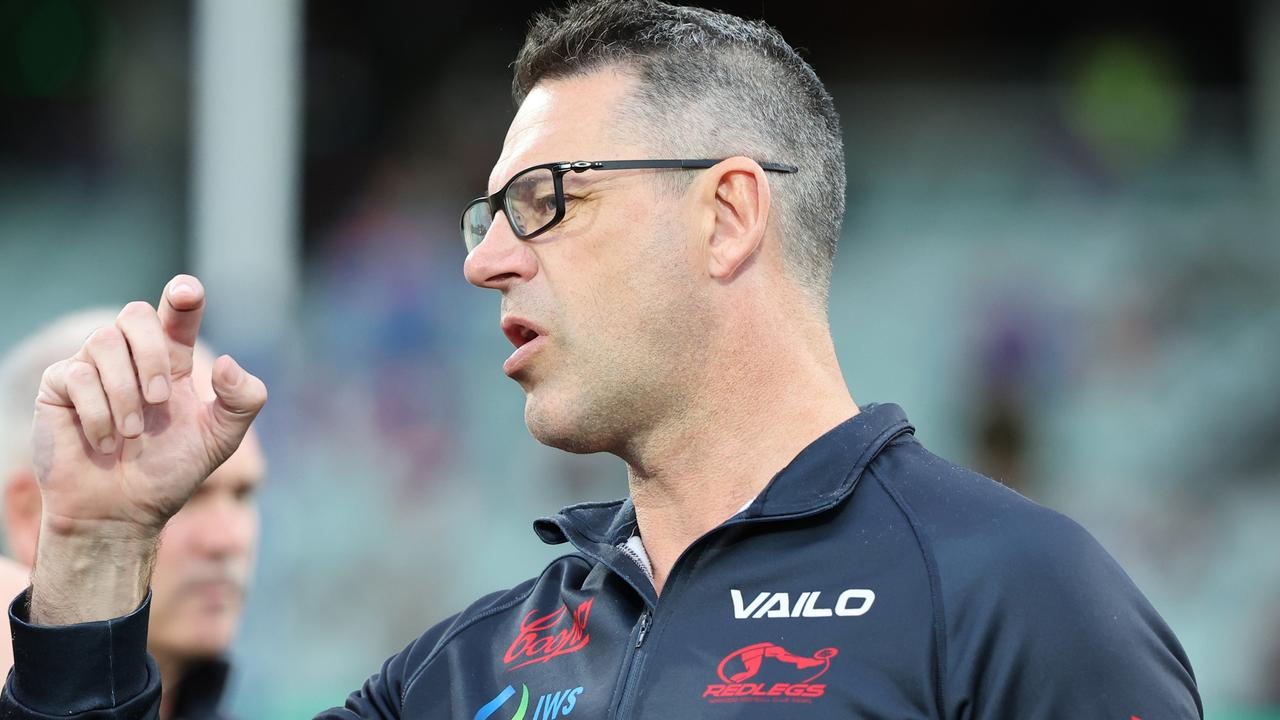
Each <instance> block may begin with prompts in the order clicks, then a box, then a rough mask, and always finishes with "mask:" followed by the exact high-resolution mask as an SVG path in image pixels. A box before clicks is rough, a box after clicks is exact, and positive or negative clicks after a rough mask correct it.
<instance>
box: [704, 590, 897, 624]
mask: <svg viewBox="0 0 1280 720" xmlns="http://www.w3.org/2000/svg"><path fill="white" fill-rule="evenodd" d="M729 596H730V597H731V598H732V599H733V617H734V619H735V620H746V619H747V618H751V619H753V620H759V619H760V618H801V617H804V618H823V617H831V616H832V615H836V616H838V617H858V616H859V615H865V614H867V611H869V610H871V606H872V605H873V604H875V601H876V594H875V593H874V592H872V591H870V590H867V589H866V588H850V589H848V590H845V591H844V592H842V593H840V595H839V597H837V598H836V603H835V605H833V606H826V607H824V606H823V602H822V600H821V597H822V591H820V590H813V591H810V592H802V593H800V596H799V597H798V598H796V600H795V602H792V601H791V593H784V592H776V593H771V592H762V593H759V594H757V595H756V596H755V599H754V600H752V601H751V604H749V605H748V604H746V602H745V599H744V598H743V596H742V591H741V590H730V591H729ZM828 602H829V601H828Z"/></svg>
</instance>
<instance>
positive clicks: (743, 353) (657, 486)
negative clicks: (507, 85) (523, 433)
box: [0, 0, 1201, 720]
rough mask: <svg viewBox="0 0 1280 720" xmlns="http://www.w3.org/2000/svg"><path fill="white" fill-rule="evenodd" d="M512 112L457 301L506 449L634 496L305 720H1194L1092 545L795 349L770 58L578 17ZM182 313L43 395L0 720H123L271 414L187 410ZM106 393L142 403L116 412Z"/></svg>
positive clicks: (801, 85)
mask: <svg viewBox="0 0 1280 720" xmlns="http://www.w3.org/2000/svg"><path fill="white" fill-rule="evenodd" d="M515 95H516V99H517V101H518V102H519V110H518V112H517V114H516V117H515V119H514V121H513V122H512V124H511V128H510V130H509V132H508V134H507V138H506V141H505V143H504V145H503V150H502V155H501V157H500V158H499V160H498V162H497V164H496V165H495V167H494V170H493V172H492V174H491V177H490V183H489V191H490V195H489V196H487V197H486V198H482V199H481V200H479V201H477V202H476V203H473V204H472V205H471V206H469V207H468V208H467V210H466V213H465V214H464V218H463V235H464V239H465V240H466V242H467V245H468V248H469V251H470V253H469V255H468V257H467V261H466V266H465V272H466V275H467V278H468V279H469V280H470V281H471V282H472V283H474V284H476V285H478V286H480V287H485V288H490V289H493V290H497V291H498V292H499V294H500V296H501V328H502V331H503V332H504V333H505V334H506V336H507V337H508V338H509V339H510V340H511V342H512V344H513V345H515V346H516V348H517V349H516V351H515V352H514V353H513V354H512V355H511V357H510V358H508V359H507V361H506V362H505V364H504V365H503V370H504V372H505V373H506V374H507V375H509V376H510V377H512V378H513V379H514V380H516V381H517V382H518V383H519V384H520V385H521V387H522V388H523V389H524V391H525V394H526V404H525V420H526V422H527V424H528V426H529V429H530V431H531V432H532V433H533V434H534V436H535V437H537V438H538V439H539V440H540V441H542V442H544V443H546V444H548V445H551V446H553V447H557V448H562V449H565V450H569V451H572V452H610V453H613V454H615V455H617V456H618V457H620V458H622V459H623V460H624V461H625V462H626V464H627V467H628V470H629V473H630V477H629V479H630V497H629V498H628V499H627V500H625V501H619V502H615V503H588V504H585V505H580V506H575V507H571V508H568V509H566V510H564V511H562V512H561V513H560V514H559V515H557V516H555V517H552V518H547V519H544V520H541V521H539V522H538V523H537V524H536V526H535V528H536V530H537V533H538V535H539V536H540V537H541V538H542V539H543V540H544V541H545V542H550V543H565V542H568V543H571V544H572V545H573V547H574V549H575V550H576V552H574V553H572V554H570V555H566V556H565V557H562V558H560V559H559V560H556V561H554V562H552V563H551V564H550V565H549V566H548V567H547V568H546V569H545V570H544V571H543V572H542V574H541V575H540V576H538V577H537V578H535V579H532V580H530V581H528V582H525V583H523V584H521V585H519V586H517V587H515V588H513V589H511V590H509V591H507V592H502V593H496V594H494V595H491V596H488V597H485V598H482V599H480V600H479V601H477V602H476V603H474V604H473V605H472V606H471V607H469V608H467V609H466V610H464V611H463V612H461V613H460V614H458V615H456V616H454V617H453V618H450V619H448V620H446V621H444V622H442V623H440V624H439V625H437V626H435V627H433V628H431V629H430V630H428V631H427V632H426V633H424V634H423V635H422V636H421V637H419V638H418V639H417V640H415V641H414V642H412V643H410V644H409V645H408V646H407V647H406V648H405V649H404V650H403V651H402V652H400V653H399V654H397V655H395V656H393V657H392V658H391V659H389V660H388V661H387V662H386V664H385V665H384V666H383V667H382V669H381V670H380V672H378V673H377V674H375V675H374V676H373V677H371V678H370V679H369V680H368V681H367V682H366V683H365V685H364V686H363V687H362V688H361V689H360V690H359V691H357V692H355V693H353V694H352V695H351V696H350V697H349V698H348V700H347V703H346V705H345V707H343V708H335V709H332V710H330V711H327V712H325V713H322V715H321V717H324V718H334V719H337V718H393V717H403V718H442V717H449V718H455V719H456V718H465V719H467V720H471V719H473V718H474V719H475V720H484V719H486V718H492V719H495V720H497V719H499V718H500V719H501V720H507V719H508V718H521V719H523V718H527V717H528V718H536V719H537V720H542V719H544V718H559V717H562V716H569V715H571V714H572V715H573V716H575V717H583V718H603V717H612V718H690V717H699V718H701V717H706V718H720V717H724V718H776V717H788V718H793V717H795V718H803V717H812V718H889V717H892V718H934V717H942V718H992V719H994V718H1082V717H1099V718H1103V717H1107V718H1111V717H1117V718H1132V717H1141V718H1147V719H1148V720H1150V719H1151V718H1190V717H1198V716H1200V714H1201V711H1200V705H1199V697H1198V695H1197V692H1196V688H1195V682H1194V679H1193V677H1192V674H1191V669H1190V665H1189V663H1188V662H1187V659H1186V657H1185V655H1184V654H1183V652H1182V650H1181V648H1180V647H1179V646H1178V643H1177V640H1176V639H1175V638H1174V637H1173V635H1172V633H1171V632H1170V631H1169V629H1168V628H1167V627H1166V626H1165V625H1164V623H1163V622H1162V621H1161V620H1160V618H1159V617H1158V616H1157V615H1156V613H1155V611H1154V610H1153V609H1152V608H1151V606H1150V605H1149V604H1148V603H1147V602H1146V601H1145V599H1143V597H1142V596H1141V594H1140V593H1139V592H1138V591H1137V589H1136V588H1134V586H1133V584H1132V583H1131V582H1130V581H1129V579H1128V578H1127V577H1126V576H1125V575H1124V573H1123V572H1122V571H1121V570H1120V569H1119V567H1117V566H1116V564H1115V563H1114V561H1112V560H1111V558H1110V557H1109V556H1107V554H1106V553H1105V552H1104V551H1103V550H1102V549H1101V548H1100V547H1098V545H1097V544H1096V543H1095V542H1094V541H1093V539H1092V538H1091V537H1089V536H1088V534H1087V533H1085V532H1084V531H1083V530H1082V529H1081V528H1080V527H1079V526H1078V525H1075V524H1074V523H1072V522H1071V521H1069V520H1067V519H1066V518H1063V517H1062V516H1060V515H1058V514H1056V513H1053V512H1051V511H1048V510H1045V509H1043V508H1040V507H1039V506H1036V505H1034V504H1033V503H1031V502H1029V501H1027V500H1025V499H1023V498H1022V497H1020V496H1018V495H1017V494H1015V493H1013V492H1012V491H1009V490H1007V489H1005V488H1003V487H1001V486H999V485H997V484H996V483H994V482H992V481H990V480H987V479H985V478H982V477H980V476H977V475H976V474H974V473H971V472H968V471H965V470H963V469H961V468H958V467H956V466H954V465H951V464H949V463H946V462H945V461H943V460H941V459H940V458H937V457H935V456H933V455H931V454H929V453H928V452H927V451H925V450H924V449H923V448H922V447H921V446H920V445H919V443H917V442H916V441H915V440H914V438H913V437H912V429H911V426H910V425H909V424H908V423H907V421H906V418H905V417H904V416H903V414H902V411H901V410H900V409H898V408H897V407H895V406H892V405H869V406H866V407H863V408H859V407H858V406H857V405H856V404H855V403H854V401H853V399H852V397H851V396H850V394H849V391H848V389H847V387H846V384H845V381H844V379H843V377H842V376H841V373H840V369H839V366H838V364H837V362H836V357H835V353H834V350H833V344H832V341H831V338H830V334H829V331H828V328H827V321H826V296H827V283H828V281H829V277H830V264H831V259H832V255H833V252H834V247H835V241H836V237H837V235H838V233H839V226H840V221H841V215H842V211H843V193H844V177H843V158H842V149H841V141H840V134H839V122H838V118H837V117H836V114H835V111H834V109H833V105H832V101H831V98H830V96H829V95H828V94H827V93H826V91H825V90H824V89H823V87H822V84H821V83H820V82H819V81H818V79H817V77H816V76H815V75H814V73H813V71H812V70H811V69H810V68H809V67H808V65H806V64H805V63H804V62H803V61H802V60H801V59H800V58H799V57H798V56H797V55H796V54H795V52H794V51H793V50H792V49H791V48H790V47H789V46H787V45H786V43H785V42H784V41H783V40H782V38H781V37H780V36H779V35H778V34H777V33H776V32H774V31H773V30H771V29H770V28H768V27H766V26H764V25H762V24H758V23H751V22H746V21H743V20H740V19H738V18H734V17H731V16H728V15H724V14H721V13H716V12H710V11H705V10H695V9H686V8H675V7H671V6H668V5H663V4H660V3H656V2H647V1H643V0H607V1H605V2H593V3H589V4H579V5H574V6H571V7H569V8H567V9H565V10H563V11H557V12H555V13H553V14H551V15H547V16H543V17H540V18H538V19H536V20H535V21H534V23H533V25H532V27H531V29H530V31H529V35H528V37H527V39H526V42H525V45H524V48H523V49H522V50H521V52H520V55H519V57H518V58H517V61H516V80H515ZM628 161H634V162H628ZM203 302H204V296H203V291H202V289H201V288H200V286H199V285H198V283H197V281H196V280H195V279H194V278H191V277H190V276H179V277H178V278H176V279H175V280H174V281H172V282H171V283H170V285H169V286H168V287H167V288H166V289H165V291H164V294H163V295H162V301H161V304H160V308H159V310H158V312H157V311H151V310H150V309H149V308H142V307H136V306H131V307H134V310H132V311H129V313H128V316H127V322H123V323H121V333H122V334H123V335H124V336H126V337H127V338H128V343H127V346H128V348H131V353H130V350H129V349H126V347H125V346H126V343H125V341H124V340H123V339H121V340H119V341H116V340H115V339H114V338H98V339H91V340H90V342H89V343H88V344H87V346H86V348H85V349H82V350H81V351H80V352H79V353H77V355H76V356H74V357H73V358H71V359H69V360H67V361H64V362H62V363H59V364H55V365H54V366H52V367H51V368H50V370H49V372H48V373H47V375H46V379H45V383H44V385H43V386H42V389H41V394H40V398H39V399H38V401H37V416H38V418H37V427H38V428H39V431H38V433H37V440H36V442H37V446H39V447H42V448H43V449H42V450H41V451H40V452H39V453H38V455H39V457H40V459H41V461H42V463H43V470H42V473H41V476H40V477H41V484H42V488H43V491H44V494H45V498H46V510H45V516H44V527H45V536H44V540H43V541H42V543H41V551H40V557H39V558H38V560H37V563H36V575H35V577H34V579H33V586H32V589H31V590H30V596H29V600H30V604H29V608H28V606H27V604H26V603H25V602H24V601H23V600H24V599H23V598H20V599H19V601H17V602H16V603H15V604H14V605H13V606H12V610H11V618H10V622H11V624H12V625H13V626H14V631H15V637H16V639H17V643H16V646H17V647H19V648H21V649H22V651H23V652H24V653H27V654H28V655H29V656H30V657H31V658H35V659H34V660H31V662H30V663H28V664H24V662H23V660H24V658H20V661H19V662H18V663H17V665H16V666H15V671H14V675H13V677H12V679H11V681H10V683H9V685H8V687H7V689H6V695H5V698H4V700H3V704H2V705H0V708H2V709H3V710H4V711H5V712H8V713H9V714H10V716H12V717H43V716H44V715H42V714H41V713H49V714H52V713H59V714H65V713H70V712H83V713H86V714H87V713H90V712H92V713H96V714H94V715H93V717H100V718H107V717H110V718H136V717H151V714H150V713H152V712H153V711H152V708H153V706H154V702H155V697H156V696H157V694H158V692H159V690H158V688H157V686H156V681H155V679H154V677H153V676H152V675H151V674H149V673H148V671H147V664H146V660H145V656H144V654H143V653H142V651H141V646H140V642H139V639H138V636H139V635H141V633H142V628H143V619H142V618H143V616H145V614H146V612H147V607H148V606H147V602H146V581H147V572H146V568H147V563H148V562H149V557H150V552H151V547H152V544H153V543H154V537H155V534H156V533H157V528H158V527H159V526H160V525H161V524H162V523H163V520H164V518H165V517H166V516H167V514H169V513H171V512H173V511H175V510H176V509H177V508H178V507H180V506H181V505H182V503H183V501H184V500H185V496H186V494H187V493H189V492H190V491H191V489H192V488H195V487H197V486H198V485H199V482H200V479H201V477H202V474H203V473H206V472H208V471H209V470H210V469H211V468H213V467H215V466H216V465H217V463H218V461H219V459H220V458H222V457H224V456H226V455H227V454H229V453H230V452H231V451H232V450H233V449H234V448H235V447H236V443H237V442H238V438H239V436H240V435H241V434H243V433H244V432H245V431H246V430H247V428H248V427H249V423H250V422H251V420H252V417H253V415H254V413H256V412H257V410H258V409H259V408H260V407H261V406H262V404H263V403H264V402H265V401H266V389H265V387H264V386H263V385H262V383H261V382H260V381H259V380H257V379H256V378H254V377H253V376H252V375H250V374H248V373H246V372H245V371H243V370H242V369H240V367H239V366H238V365H236V364H235V363H234V362H233V361H231V360H230V359H220V360H219V361H218V363H217V364H216V365H215V370H214V378H213V386H214V391H215V393H216V394H217V400H216V401H215V402H213V403H210V404H207V405H198V404H196V403H194V402H193V400H192V394H193V391H192V390H191V384H190V382H189V379H188V377H187V375H186V368H187V366H188V362H187V359H186V356H187V346H188V345H189V343H190V340H191V339H192V338H194V336H195V330H196V325H197V324H198V321H199V313H200V311H201V308H202V307H203ZM868 311H874V312H883V311H885V309H881V308H875V309H868ZM130 356H131V357H132V360H131V359H130ZM133 366H136V368H137V371H136V373H135V372H134V371H133V370H132V369H131V368H132V367H133ZM96 377H102V378H103V381H102V382H97V381H96V380H95V378H96ZM118 377H124V378H129V379H130V381H129V382H127V383H126V382H124V381H120V385H121V386H125V385H127V387H128V388H129V389H133V388H136V387H142V388H148V387H149V386H150V383H152V382H155V383H157V385H156V389H155V390H154V391H151V392H146V393H142V394H139V393H137V392H119V391H117V392H115V393H114V394H113V392H112V391H111V390H110V388H111V387H114V386H115V385H114V383H108V382H106V378H118ZM151 378H156V380H154V381H153V380H152V379H151ZM164 378H172V379H173V381H172V383H169V384H168V386H166V382H165V381H164ZM134 379H136V381H134ZM143 411H145V412H146V413H147V414H148V417H147V418H146V422H144V423H142V424H141V426H140V425H139V424H136V423H135V424H133V425H129V424H128V422H127V419H128V418H129V417H130V416H131V414H132V413H138V412H143ZM161 414H163V417H164V418H166V419H167V420H168V423H167V424H166V423H163V422H161V423H154V422H153V421H154V420H156V419H157V418H158V417H159V416H161ZM75 418H79V419H80V420H81V421H82V422H83V431H81V430H79V429H77V428H76V426H75V424H74V422H75ZM122 418H124V419H125V420H123V421H122ZM121 437H123V438H125V440H124V441H123V450H122V449H121V447H120V446H119V444H118V442H117V439H118V438H121ZM191 447H196V448H198V449H199V452H191V451H189V450H188V448H191ZM123 488H128V489H129V491H128V492H120V490H121V489H123ZM51 536H54V537H56V538H57V540H56V541H53V538H52V537H51ZM106 557H111V558H112V562H111V563H104V562H103V559H104V558H106ZM77 622H82V623H87V624H85V625H81V626H79V627H78V630H77V631H78V632H80V633H81V634H82V636H83V637H82V638H81V639H80V641H79V642H78V643H77V644H75V645H74V647H75V648H76V651H77V652H78V653H79V652H84V653H86V654H87V656H89V657H93V658H95V660H94V662H98V663H99V665H98V667H101V662H102V661H101V660H100V658H102V657H104V656H105V657H109V658H110V659H111V663H112V664H111V665H110V667H109V671H108V672H106V673H104V676H95V677H94V679H93V680H88V679H86V677H87V675H86V673H87V669H85V668H79V667H77V668H74V670H75V674H74V677H76V678H77V680H76V682H79V683H84V684H86V685H91V687H87V688H86V689H85V690H83V691H81V692H76V693H72V692H70V691H69V690H68V689H67V684H70V683H71V682H72V681H70V680H67V679H65V678H58V677H55V676H54V675H53V674H52V673H51V672H48V671H47V670H45V669H44V668H42V667H40V662H41V660H40V658H42V657H44V654H45V653H50V652H52V650H51V648H54V647H68V646H71V644H72V642H73V641H72V640H70V639H68V636H69V633H70V632H71V631H70V630H68V628H66V627H64V626H66V625H68V624H70V623H77ZM60 644H61V645H60ZM90 651H92V652H90ZM95 653H96V654H95ZM86 662H89V661H86ZM42 671H43V672H42ZM108 690H110V692H108ZM86 716H87V715H86Z"/></svg>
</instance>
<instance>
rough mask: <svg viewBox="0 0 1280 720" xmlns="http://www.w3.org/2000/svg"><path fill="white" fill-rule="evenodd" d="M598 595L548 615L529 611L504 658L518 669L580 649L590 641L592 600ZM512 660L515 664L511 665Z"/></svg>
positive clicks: (563, 606) (562, 606) (511, 668)
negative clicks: (588, 632) (575, 605)
mask: <svg viewBox="0 0 1280 720" xmlns="http://www.w3.org/2000/svg"><path fill="white" fill-rule="evenodd" d="M593 602H595V598H591V599H589V600H585V601H583V603H582V604H581V605H579V606H578V607H577V608H573V609H571V608H570V607H569V606H568V605H561V606H560V607H559V608H557V609H555V610H553V611H552V612H549V613H547V614H545V615H537V612H538V611H537V610H530V611H529V612H528V613H527V614H526V615H525V616H524V619H522V620H521V621H520V630H519V632H517V633H516V639H515V640H514V641H512V643H511V647H509V648H507V654H506V655H503V656H502V661H503V662H504V663H506V664H507V665H510V666H511V667H508V668H507V670H515V669H517V668H522V667H524V666H525V665H532V664H534V663H543V662H546V661H548V660H550V659H551V658H553V657H558V656H560V655H567V654H569V653H573V652H578V651H579V650H581V649H582V648H584V647H586V646H587V643H589V642H591V636H590V635H588V634H587V618H588V617H590V615H591V603H593ZM512 663H516V664H515V665H512Z"/></svg>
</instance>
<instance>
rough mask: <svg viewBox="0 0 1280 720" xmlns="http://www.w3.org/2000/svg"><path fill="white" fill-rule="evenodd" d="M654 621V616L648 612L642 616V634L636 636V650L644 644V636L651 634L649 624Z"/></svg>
mask: <svg viewBox="0 0 1280 720" xmlns="http://www.w3.org/2000/svg"><path fill="white" fill-rule="evenodd" d="M652 621H653V616H652V615H650V614H649V611H648V610H645V611H644V614H643V615H641V616H640V634H639V635H636V648H639V647H640V646H641V645H643V644H644V636H645V635H647V634H648V633H649V624H650V623H651V622H652Z"/></svg>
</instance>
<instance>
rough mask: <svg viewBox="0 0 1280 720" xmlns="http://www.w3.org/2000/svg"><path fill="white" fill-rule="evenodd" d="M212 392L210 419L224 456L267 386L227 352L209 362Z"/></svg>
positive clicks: (263, 398)
mask: <svg viewBox="0 0 1280 720" xmlns="http://www.w3.org/2000/svg"><path fill="white" fill-rule="evenodd" d="M213 394H214V396H215V397H214V399H213V400H212V401H211V402H210V403H209V413H210V416H211V417H210V419H211V420H212V427H213V433H214V437H215V439H216V441H217V443H218V445H219V450H221V451H222V456H223V457H224V458H226V457H228V456H230V455H231V453H233V452H235V449H236V448H237V447H239V446H240V441H241V440H243V439H244V434H245V433H246V432H248V431H249V425H250V424H251V423H252V422H253V419H254V418H255V417H257V416H258V411H259V410H261V409H262V406H263V405H265V404H266V403H267V386H266V385H265V384H263V382H262V381H261V380H259V379H258V378H256V377H254V376H253V375H250V374H249V373H247V372H245V370H244V368H242V367H240V365H239V364H238V363H236V361H235V360H232V359H231V356H230V355H223V356H222V357H220V358H218V359H217V360H215V361H214V363H213Z"/></svg>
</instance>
